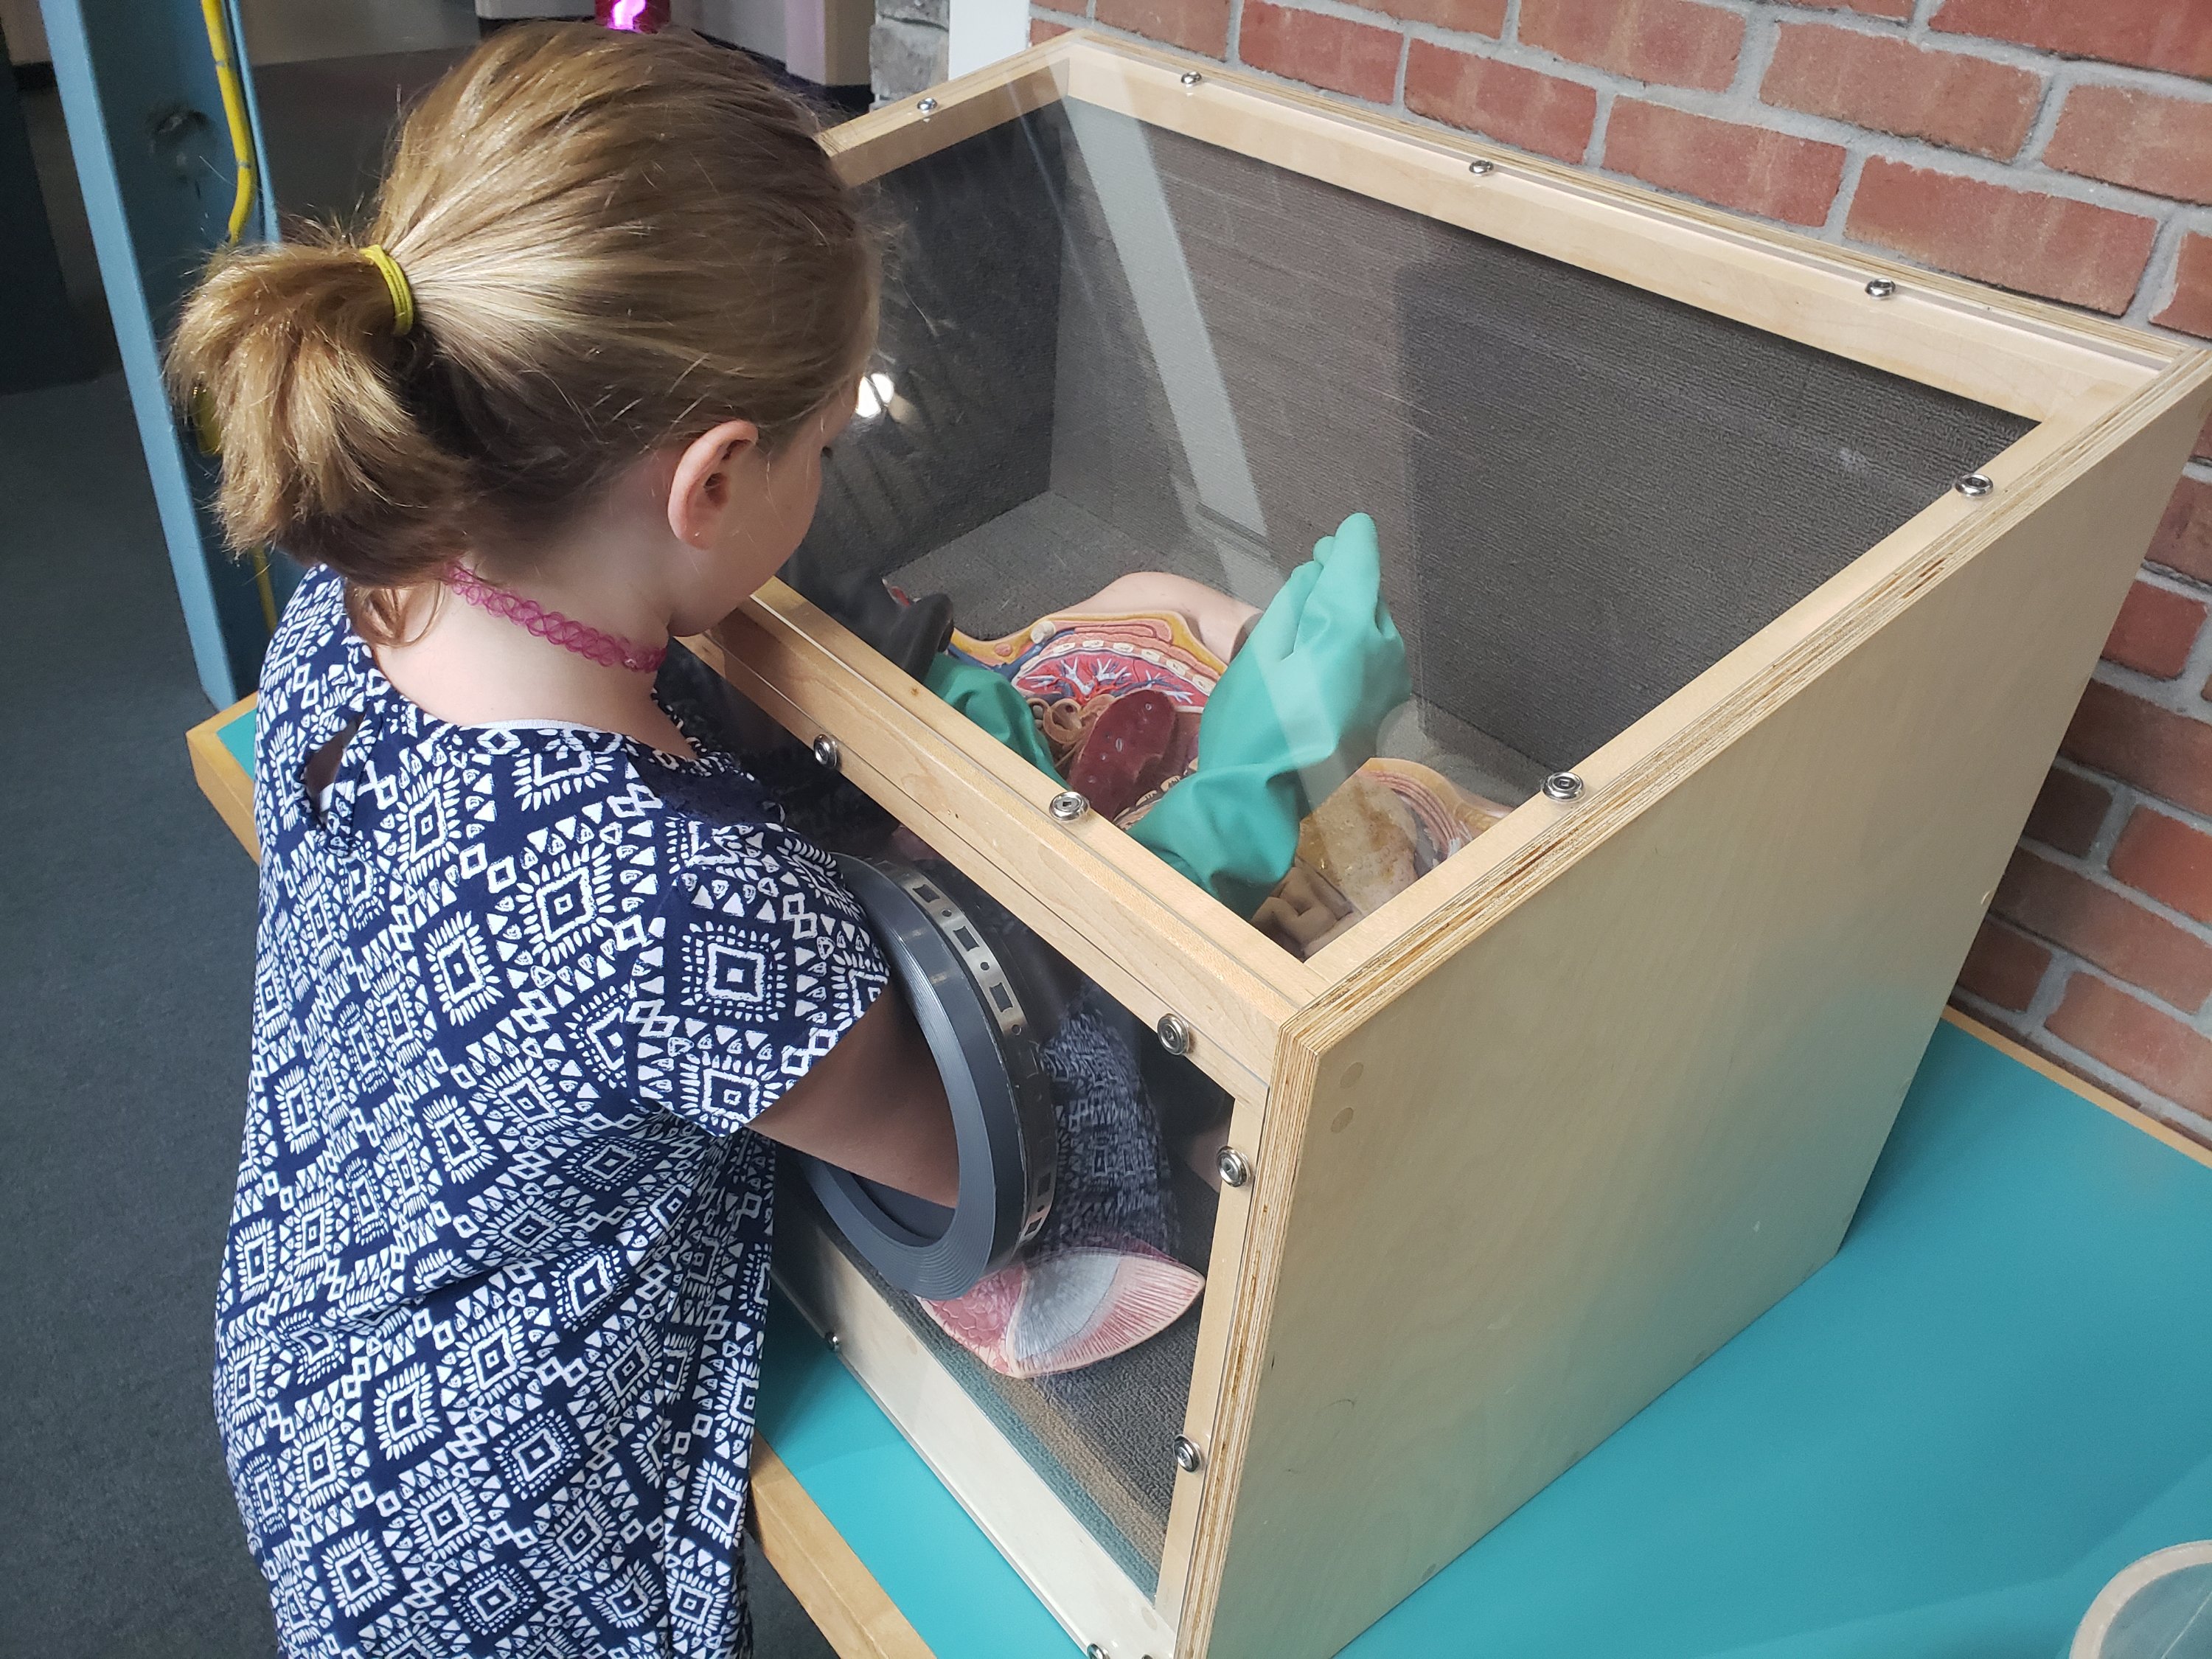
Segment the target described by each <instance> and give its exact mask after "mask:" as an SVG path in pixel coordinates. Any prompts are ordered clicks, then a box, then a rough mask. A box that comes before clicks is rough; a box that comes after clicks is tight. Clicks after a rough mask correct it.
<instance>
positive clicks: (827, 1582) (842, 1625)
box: [749, 1438, 933, 1659]
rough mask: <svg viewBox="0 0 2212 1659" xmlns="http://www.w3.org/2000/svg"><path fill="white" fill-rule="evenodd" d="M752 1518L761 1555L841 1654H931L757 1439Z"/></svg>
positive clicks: (895, 1657) (894, 1657) (886, 1658)
mask: <svg viewBox="0 0 2212 1659" xmlns="http://www.w3.org/2000/svg"><path fill="white" fill-rule="evenodd" d="M749 1519H750V1526H751V1530H752V1533H753V1536H754V1537H755V1538H756V1539H757V1540H758V1541H759V1543H760V1549H761V1553H762V1554H763V1555H764V1556H766V1557H767V1558H768V1562H769V1565H770V1566H772V1567H774V1568H775V1575H776V1577H779V1578H781V1580H783V1583H784V1588H785V1589H788V1590H789V1591H790V1592H791V1594H792V1595H793V1598H794V1599H795V1600H796V1601H798V1603H799V1606H800V1607H804V1608H805V1609H806V1616H807V1617H808V1618H809V1619H811V1620H813V1621H814V1625H815V1628H817V1630H819V1631H820V1632H822V1634H823V1638H824V1639H825V1640H827V1641H828V1642H829V1645H830V1646H831V1647H832V1648H834V1649H836V1652H837V1656H838V1659H933V1656H932V1653H931V1650H930V1647H929V1644H927V1643H926V1642H924V1641H923V1640H922V1639H921V1637H919V1636H918V1635H916V1634H915V1628H914V1626H912V1625H910V1624H908V1622H907V1620H906V1615H905V1614H903V1613H901V1612H900V1611H899V1610H898V1608H897V1607H896V1606H894V1605H893V1604H892V1601H891V1599H890V1596H888V1595H884V1590H883V1586H881V1585H880V1584H878V1583H876V1581H875V1579H874V1577H872V1575H871V1574H870V1573H869V1571H868V1570H867V1568H866V1566H864V1565H862V1564H861V1561H860V1557H859V1556H857V1555H855V1554H854V1553H853V1550H852V1547H851V1546H850V1545H848V1543H846V1541H844V1539H843V1538H842V1537H841V1536H840V1535H839V1534H838V1532H837V1529H836V1528H835V1527H833V1526H831V1525H830V1524H829V1517H828V1516H825V1515H823V1513H822V1511H821V1510H820V1509H818V1508H817V1507H816V1505H815V1502H814V1500H813V1499H812V1498H810V1497H808V1496H807V1494H806V1488H805V1487H804V1486H800V1485H799V1477H798V1476H796V1475H794V1474H792V1472H791V1471H790V1470H789V1469H788V1468H786V1467H785V1466H784V1462H783V1460H782V1459H781V1458H780V1457H778V1456H777V1455H775V1452H773V1451H772V1450H770V1449H769V1444H768V1443H767V1442H766V1441H764V1440H761V1439H758V1438H756V1439H755V1440H754V1442H753V1467H752V1507H751V1511H750V1517H749Z"/></svg>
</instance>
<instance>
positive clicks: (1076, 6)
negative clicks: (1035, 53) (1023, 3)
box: [1030, 0, 1084, 46]
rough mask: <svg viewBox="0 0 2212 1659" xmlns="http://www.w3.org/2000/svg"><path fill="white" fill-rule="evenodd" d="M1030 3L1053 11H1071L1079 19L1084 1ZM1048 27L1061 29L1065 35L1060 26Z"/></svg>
mask: <svg viewBox="0 0 2212 1659" xmlns="http://www.w3.org/2000/svg"><path fill="white" fill-rule="evenodd" d="M1032 3H1034V4H1036V5H1040V6H1048V7H1050V8H1051V9H1053V10H1054V11H1072V12H1073V13H1074V14H1075V15H1077V16H1079V17H1080V16H1081V15H1083V9H1084V0H1032ZM1048 27H1053V28H1059V29H1061V32H1062V33H1066V30H1065V29H1064V28H1063V27H1062V26H1061V25H1060V24H1057V23H1054V24H1052V25H1049V26H1048ZM1030 45H1031V46H1035V45H1036V41H1034V40H1032V41H1031V42H1030Z"/></svg>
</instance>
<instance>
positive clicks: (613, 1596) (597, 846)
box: [215, 571, 884, 1659]
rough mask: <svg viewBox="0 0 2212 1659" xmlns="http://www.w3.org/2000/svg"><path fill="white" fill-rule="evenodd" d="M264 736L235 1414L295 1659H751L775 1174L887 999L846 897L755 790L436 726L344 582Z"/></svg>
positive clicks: (700, 773) (262, 1546) (640, 756)
mask: <svg viewBox="0 0 2212 1659" xmlns="http://www.w3.org/2000/svg"><path fill="white" fill-rule="evenodd" d="M356 721H357V722H358V726H357V729H356V732H355V733H354V735H353V737H352V738H351V739H350V740H349V742H348V743H347V744H346V745H345V749H344V751H343V757H342V758H341V762H340V766H339V771H338V776H337V781H336V783H335V784H334V786H333V787H332V790H331V796H330V799H329V801H328V803H327V805H326V806H325V808H324V809H323V810H322V811H319V812H318V811H316V810H315V808H314V807H313V805H311V804H310V803H309V802H308V800H307V795H306V792H305V789H304V787H303V786H302V784H301V775H302V771H303V769H304V767H305V764H306V761H307V756H308V755H309V754H311V753H312V752H313V750H316V749H317V748H319V747H320V746H321V745H322V744H324V743H325V742H326V741H327V740H328V739H329V738H331V737H332V736H334V735H335V734H336V733H337V732H339V731H341V730H342V729H343V728H344V727H345V726H347V725H348V724H349V723H354V722H356ZM259 725H260V730H259V734H258V750H257V754H256V776H257V779H258V785H257V788H256V798H255V821H256V825H257V828H258V830H259V832H260V837H261V845H262V851H263V864H262V874H261V920H260V938H259V945H258V961H257V966H256V971H255V976H254V1000H253V1006H254V1054H253V1069H252V1082H251V1095H250V1100H249V1109H248V1114H247V1119H246V1136H245V1145H244V1147H243V1150H242V1152H241V1154H240V1166H239V1183H238V1194H237V1200H236V1203H235V1206H234V1210H233V1214H232V1222H231V1233H230V1241H229V1245H228V1249H227V1251H226V1253H225V1256H224V1262H223V1273H222V1285H221V1287H220V1290H219V1291H218V1304H217V1310H216V1376H215V1400H216V1413H217V1417H218V1420H219V1423H220V1426H221V1428H222V1436H223V1443H224V1447H225V1450H226V1454H227V1456H228V1462H229V1467H230V1473H231V1480H232V1484H233V1486H234V1488H235V1489H236V1492H237V1494H238V1503H239V1512H240V1516H241V1517H242V1518H243V1519H244V1521H245V1523H246V1535H247V1541H248V1543H249V1545H250V1546H251V1547H252V1550H253V1553H254V1555H255V1557H256V1558H257V1559H258V1560H259V1561H260V1563H261V1565H262V1568H263V1571H264V1572H265V1573H266V1574H267V1576H268V1577H269V1581H270V1600H271V1602H272V1604H273V1606H274V1607H275V1610H276V1620H277V1626H278V1630H279V1632H280V1635H281V1638H282V1640H283V1645H284V1648H285V1650H286V1652H287V1653H288V1654H289V1655H291V1656H293V1659H454V1656H489V1655H493V1654H498V1655H501V1656H511V1659H521V1656H538V1655H545V1656H562V1659H729V1656H732V1655H737V1654H744V1653H745V1652H746V1651H748V1650H749V1647H750V1626H749V1622H748V1620H747V1618H746V1614H745V1610H744V1593H743V1583H742V1571H741V1563H740V1562H739V1561H738V1559H737V1556H738V1537H739V1533H740V1529H741V1528H742V1526H743V1522H744V1504H745V1501H746V1496H745V1494H746V1481H747V1473H748V1469H749V1468H750V1453H751V1437H752V1411H753V1401H754V1396H755V1394H756V1391H757V1383H758V1370H757V1367H758V1362H759V1347H760V1317H761V1299H762V1297H763V1295H764V1293H765V1289H766V1284H767V1249H768V1243H769V1197H770V1185H769V1172H770V1164H769V1158H768V1155H767V1150H766V1148H765V1146H763V1143H761V1142H760V1141H759V1140H758V1139H757V1138H756V1137H754V1136H753V1135H751V1134H750V1133H738V1131H741V1130H743V1129H744V1126H745V1125H746V1124H747V1123H748V1122H750V1121H751V1119H752V1118H753V1117H754V1116H756V1115H757V1114H758V1113H759V1112H761V1111H762V1110H763V1109H765V1108H766V1107H768V1106H769V1105H770V1104H772V1103H774V1102H775V1100H776V1099H777V1098H778V1097H780V1096H781V1094H782V1092H783V1091H785V1090H786V1089H787V1088H789V1087H790V1085H791V1083H792V1081H793V1079H794V1078H796V1077H798V1076H799V1075H802V1074H803V1073H805V1069H806V1067H807V1066H809V1065H811V1063H812V1062H813V1060H817V1059H818V1058H819V1057H820V1056H821V1055H822V1054H825V1053H827V1052H828V1051H829V1048H831V1047H832V1046H833V1045H834V1044H835V1042H836V1040H837V1038H838V1037H839V1036H841V1035H842V1033H843V1032H844V1031H846V1030H848V1029H849V1028H850V1027H851V1025H852V1024H853V1022H854V1020H856V1019H858V1018H860V1015H861V1014H862V1013H863V1012H866V1009H867V1007H868V1006H869V1005H870V1003H871V1002H872V1000H873V999H874V997H875V996H876V994H878V991H879V990H880V989H881V988H882V986H883V983H884V969H883V963H882V961H881V959H880V957H878V953H877V951H876V947H875V945H874V942H873V940H872V939H871V938H870V937H869V935H868V933H867V931H866V928H865V927H864V926H863V925H862V924H861V922H860V915H859V912H858V910H857V908H855V906H854V903H853V901H852V898H851V896H850V895H848V893H846V892H845V890H843V888H842V886H840V885H839V884H838V883H837V881H836V876H835V873H834V871H833V869H832V866H830V864H829V861H828V860H826V859H824V858H823V856H822V854H819V853H818V852H817V851H816V850H815V849H814V848H811V847H809V846H807V845H806V844H805V842H803V841H801V840H800V839H799V837H798V836H795V835H793V833H792V832H791V831H789V830H788V829H786V828H784V826H783V825H782V823H781V819H780V816H779V815H778V813H777V811H776V810H775V806H774V805H773V803H772V802H770V801H769V800H767V799H765V798H764V797H763V794H762V793H761V792H760V790H759V788H758V787H757V785H756V784H754V783H753V781H751V779H750V778H749V777H748V776H747V775H745V774H744V771H743V770H742V769H740V768H739V767H738V765H737V764H736V763H734V762H733V761H732V760H731V759H730V758H728V757H725V756H719V755H708V756H707V757H706V758H704V759H702V761H700V762H697V763H678V762H674V761H671V760H669V759H668V758H667V757H662V756H658V755H655V754H654V753H653V751H652V750H647V749H646V748H645V747H643V746H642V745H641V744H636V743H635V742H634V741H632V740H630V739H628V738H621V737H617V736H615V735H613V734H611V733H606V732H592V731H584V730H578V729H574V728H565V727H515V728H504V727H493V728H471V727H459V726H449V725H447V724H445V723H443V722H441V721H439V720H435V719H433V718H431V717H430V716H428V715H427V714H423V713H422V711H421V710H420V709H419V708H416V707H415V706H414V705H413V704H411V703H409V702H407V701H406V700H405V699H404V698H403V697H401V696H399V695H398V693H397V692H396V691H394V690H392V687H391V685H390V684H388V683H387V682H386V680H385V679H384V678H383V676H382V675H381V674H380V673H379V672H378V671H377V670H376V667H375V665H374V659H372V658H371V656H370V655H369V653H368V647H366V646H365V645H364V644H363V643H362V641H361V639H360V637H359V636H358V635H356V634H355V633H354V632H353V630H352V629H351V628H350V627H349V625H348V623H347V622H346V618H345V613H344V608H343V591H342V586H341V585H340V584H339V583H338V582H337V580H335V579H334V578H332V577H331V576H330V575H329V574H328V573H327V572H321V571H318V572H314V573H312V574H310V575H309V576H308V577H307V580H305V581H304V582H302V583H301V586H300V589H299V591H298V592H297V593H296V594H295V596H294V599H293V600H292V603H291V605H289V607H288V608H287V611H286V612H285V616H284V618H283V625H282V626H281V628H280V629H279V630H278V633H277V636H276V640H275V641H273V642H272V644H271V647H270V652H269V655H268V659H267V661H266V664H265V665H264V669H263V673H262V687H261V706H260V721H259Z"/></svg>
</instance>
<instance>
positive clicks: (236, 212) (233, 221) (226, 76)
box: [200, 0, 254, 247]
mask: <svg viewBox="0 0 2212 1659" xmlns="http://www.w3.org/2000/svg"><path fill="white" fill-rule="evenodd" d="M222 6H223V0H200V15H201V17H202V18H203V19H204V20H205V21H206V23H207V37H208V51H209V52H211V53H212V54H213V55H214V57H215V78H216V85H218V86H220V87H221V88H222V112H223V114H224V115H225V116H226V117H227V118H228V119H229V122H230V151H231V155H233V156H234V157H235V158H236V160H237V162H238V194H237V196H236V197H234V199H233V201H232V202H231V204H230V234H228V236H226V237H225V238H224V239H223V245H224V246H226V247H227V246H230V245H232V244H233V243H235V242H236V241H237V240H238V239H239V238H240V236H243V235H244V234H246V212H247V210H249V209H251V208H252V205H253V185H254V178H253V128H252V124H251V123H250V122H248V121H247V119H246V88H245V87H244V85H243V84H242V83H241V82H240V80H239V78H238V66H237V65H236V64H234V63H232V62H231V58H230V25H229V24H228V21H225V19H224V17H223V11H222Z"/></svg>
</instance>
